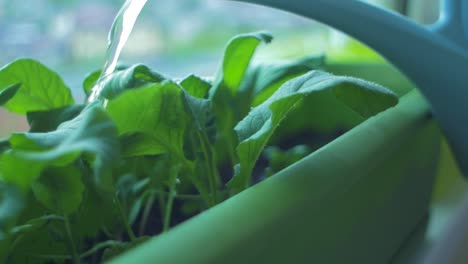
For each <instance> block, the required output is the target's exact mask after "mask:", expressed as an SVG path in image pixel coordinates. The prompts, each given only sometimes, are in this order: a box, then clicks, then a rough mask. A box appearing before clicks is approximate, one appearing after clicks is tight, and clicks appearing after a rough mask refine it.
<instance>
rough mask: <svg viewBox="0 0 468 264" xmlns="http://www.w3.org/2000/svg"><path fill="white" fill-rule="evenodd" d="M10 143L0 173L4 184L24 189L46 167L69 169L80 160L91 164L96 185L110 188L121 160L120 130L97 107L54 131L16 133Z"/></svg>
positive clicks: (93, 106)
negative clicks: (111, 171) (69, 166)
mask: <svg viewBox="0 0 468 264" xmlns="http://www.w3.org/2000/svg"><path fill="white" fill-rule="evenodd" d="M10 144H11V147H12V149H11V150H7V151H6V152H5V153H4V154H3V156H2V157H1V160H0V173H2V178H3V179H4V180H5V181H7V182H12V183H15V184H17V185H18V186H20V187H22V188H28V187H29V186H30V184H31V183H32V182H33V181H34V180H35V179H37V178H38V177H39V176H40V174H41V172H42V171H43V170H45V169H46V168H50V167H64V166H68V165H70V164H71V163H73V162H74V161H75V160H76V159H78V158H79V157H83V159H84V160H86V161H87V162H89V163H90V166H91V167H92V168H93V170H94V176H95V183H96V184H98V185H99V186H101V187H103V188H104V187H107V188H109V187H110V185H111V181H112V179H111V177H109V176H110V175H108V170H109V169H110V168H111V167H112V166H113V162H115V161H116V160H117V159H118V157H119V142H118V140H117V129H116V128H115V126H114V124H113V122H112V120H111V119H110V118H109V116H108V115H107V114H106V113H105V111H104V110H103V109H102V107H100V106H99V105H98V104H91V105H89V106H88V107H87V108H85V109H84V110H83V112H81V114H80V115H78V116H77V117H75V118H74V119H72V120H70V121H67V122H65V123H63V124H62V125H60V126H59V127H58V128H57V130H55V131H53V132H49V133H18V134H14V135H13V136H12V137H10ZM24 164H28V166H24Z"/></svg>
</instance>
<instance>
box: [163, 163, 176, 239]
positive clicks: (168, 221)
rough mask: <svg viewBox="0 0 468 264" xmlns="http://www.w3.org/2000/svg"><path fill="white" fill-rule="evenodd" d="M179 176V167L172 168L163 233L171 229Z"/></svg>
mask: <svg viewBox="0 0 468 264" xmlns="http://www.w3.org/2000/svg"><path fill="white" fill-rule="evenodd" d="M178 174H179V166H176V167H174V168H171V170H170V175H169V193H168V196H167V204H166V212H165V213H164V224H163V232H167V231H168V230H169V228H170V227H171V216H172V207H173V204H174V197H175V191H176V181H177V176H178Z"/></svg>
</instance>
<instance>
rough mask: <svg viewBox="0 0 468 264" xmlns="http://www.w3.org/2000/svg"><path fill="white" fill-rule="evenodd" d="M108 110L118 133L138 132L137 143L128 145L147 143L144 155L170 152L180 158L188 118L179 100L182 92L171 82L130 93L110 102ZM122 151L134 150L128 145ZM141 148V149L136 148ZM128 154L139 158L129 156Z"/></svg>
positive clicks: (125, 134) (134, 141) (129, 133)
mask: <svg viewBox="0 0 468 264" xmlns="http://www.w3.org/2000/svg"><path fill="white" fill-rule="evenodd" d="M107 111H108V112H109V114H110V116H111V117H112V119H113V120H114V122H115V124H116V125H117V127H118V130H119V134H120V135H123V136H129V135H132V134H135V133H138V134H139V136H138V140H133V142H131V141H126V142H127V144H136V145H141V144H147V146H148V147H149V148H148V149H147V150H146V151H145V152H146V153H147V154H153V155H155V154H161V153H166V152H171V153H173V154H176V155H178V156H180V157H182V156H183V143H184V133H185V129H186V125H187V115H186V113H185V109H184V104H183V101H182V89H181V87H179V86H178V85H177V84H175V83H173V82H164V83H162V84H153V85H150V86H147V87H144V88H141V89H134V90H129V91H126V92H125V93H123V94H122V95H121V96H119V97H117V98H116V99H114V100H111V101H109V103H108V105H107ZM123 147H124V148H126V149H128V148H133V146H131V145H126V146H123ZM137 149H140V150H141V148H139V147H138V148H137ZM126 154H127V155H130V156H132V155H136V154H138V155H140V154H141V151H139V153H129V152H128V151H126Z"/></svg>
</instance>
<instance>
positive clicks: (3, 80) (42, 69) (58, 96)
mask: <svg viewBox="0 0 468 264" xmlns="http://www.w3.org/2000/svg"><path fill="white" fill-rule="evenodd" d="M17 83H21V88H20V89H19V90H18V91H17V92H16V94H15V96H14V97H13V98H11V99H10V100H9V101H8V103H6V104H5V105H4V107H5V108H7V109H8V110H10V111H12V112H15V113H20V114H25V113H27V112H31V111H41V110H49V109H55V108H60V107H64V106H68V105H71V104H73V97H72V95H71V92H70V89H69V88H68V87H67V86H66V85H65V83H64V82H63V80H62V78H60V76H59V75H58V74H57V73H55V72H54V71H52V70H50V69H48V68H47V67H46V66H44V65H42V64H41V63H39V62H37V61H35V60H32V59H19V60H16V61H14V62H12V63H10V64H8V65H6V66H5V67H3V68H1V69H0V91H2V90H4V89H6V88H8V87H10V86H11V85H13V84H17Z"/></svg>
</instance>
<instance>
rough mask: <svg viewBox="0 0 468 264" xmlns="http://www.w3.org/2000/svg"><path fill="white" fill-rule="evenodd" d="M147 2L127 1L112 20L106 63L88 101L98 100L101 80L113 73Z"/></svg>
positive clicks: (101, 84)
mask: <svg viewBox="0 0 468 264" xmlns="http://www.w3.org/2000/svg"><path fill="white" fill-rule="evenodd" d="M146 2H147V0H127V1H126V2H125V3H124V5H123V6H122V8H121V9H120V11H119V13H118V14H117V16H116V17H115V19H114V23H113V24H112V28H111V30H110V32H109V37H108V40H109V44H108V47H107V54H106V62H105V63H104V67H103V68H102V73H101V76H100V77H99V79H98V81H97V82H96V84H95V85H94V87H93V89H92V90H91V94H90V96H89V99H88V101H89V102H93V101H95V100H96V99H98V98H99V95H100V94H101V91H102V88H103V84H104V82H103V80H105V79H106V77H107V76H109V75H110V74H111V73H113V72H114V70H115V67H116V66H117V61H118V60H119V57H120V53H121V52H122V49H123V47H124V46H125V43H126V42H127V40H128V37H129V36H130V33H131V32H132V30H133V26H134V25H135V22H136V20H137V18H138V16H139V14H140V12H141V10H142V9H143V7H144V6H145V4H146Z"/></svg>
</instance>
